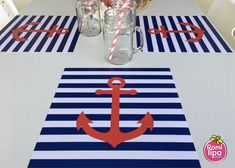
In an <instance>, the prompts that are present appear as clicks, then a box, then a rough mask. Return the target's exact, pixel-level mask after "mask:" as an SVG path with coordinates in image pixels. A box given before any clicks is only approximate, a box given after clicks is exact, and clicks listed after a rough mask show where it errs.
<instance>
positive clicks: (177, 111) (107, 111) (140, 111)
mask: <svg viewBox="0 0 235 168" xmlns="http://www.w3.org/2000/svg"><path fill="white" fill-rule="evenodd" d="M82 111H84V112H85V113H86V114H110V113H111V111H110V109H84V108H83V109H81V108H74V109H50V110H49V112H48V114H79V113H80V112H82ZM148 111H149V112H150V113H151V114H153V115H154V114H173V115H174V114H184V111H183V110H182V109H121V110H120V114H146V112H148Z"/></svg>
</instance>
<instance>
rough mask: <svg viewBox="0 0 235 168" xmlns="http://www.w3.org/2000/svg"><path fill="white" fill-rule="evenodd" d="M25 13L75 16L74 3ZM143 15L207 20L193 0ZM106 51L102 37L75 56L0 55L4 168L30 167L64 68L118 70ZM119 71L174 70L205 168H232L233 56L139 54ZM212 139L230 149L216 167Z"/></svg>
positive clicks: (43, 0)
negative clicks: (209, 152)
mask: <svg viewBox="0 0 235 168" xmlns="http://www.w3.org/2000/svg"><path fill="white" fill-rule="evenodd" d="M22 14H28V15H35V14H44V15H49V14H55V15H75V11H74V0H66V1H65V0H34V1H33V2H32V3H31V4H30V5H29V6H28V8H27V9H26V10H25V11H23V12H22ZM141 14H142V15H203V13H202V11H201V10H200V9H199V8H198V6H197V5H196V3H195V2H194V1H193V0H177V1H173V0H153V2H152V4H151V6H150V7H149V8H148V10H146V11H144V12H143V13H141ZM102 48H103V46H102V36H101V35H100V36H98V37H94V38H86V37H83V36H81V37H80V38H79V40H78V43H77V45H76V48H75V52H74V53H0V86H1V87H0V132H1V134H0V165H1V166H0V167H4V168H24V167H27V165H28V162H29V160H30V158H31V155H32V153H33V149H34V146H35V144H36V142H37V139H38V136H39V133H40V130H41V128H42V126H43V123H44V120H45V116H46V112H47V111H48V109H49V107H50V104H51V100H52V98H53V96H54V93H55V89H56V87H57V86H58V82H59V80H60V77H61V74H62V72H63V69H64V68H65V67H119V66H113V65H110V64H108V63H107V62H105V60H104V58H103V50H102ZM120 67H151V68H152V67H169V68H171V70H172V73H173V76H174V79H175V81H176V87H177V90H178V93H179V96H180V98H181V101H182V105H183V108H184V111H185V115H186V118H187V121H188V123H189V127H190V131H191V134H192V136H193V140H194V143H195V146H196V149H197V152H198V154H199V157H200V162H201V165H202V167H206V168H209V167H213V168H214V167H220V168H221V167H224V168H231V167H234V166H233V165H234V164H235V161H234V156H235V143H234V142H235V134H234V131H233V130H232V128H233V126H234V123H235V103H234V100H235V75H234V74H235V54H198V53H197V54H196V53H195V54H187V53H181V54H179V53H178V54H177V53H168V54H166V53H150V54H146V53H140V54H136V55H135V56H134V59H133V60H132V62H131V63H130V64H128V65H126V66H120ZM213 134H218V135H220V136H222V138H223V140H224V141H225V143H226V144H227V146H228V156H227V158H226V159H225V160H224V161H223V162H221V163H217V164H215V163H211V162H208V161H207V160H206V159H205V158H204V155H203V146H204V144H205V143H206V142H207V140H208V138H210V136H211V135H213Z"/></svg>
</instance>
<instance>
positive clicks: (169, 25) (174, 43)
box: [164, 16, 184, 52]
mask: <svg viewBox="0 0 235 168" xmlns="http://www.w3.org/2000/svg"><path fill="white" fill-rule="evenodd" d="M164 18H165V22H166V25H167V28H168V30H174V29H173V28H172V26H171V23H170V20H169V19H168V17H167V16H166V17H164ZM169 35H170V36H171V39H172V42H173V45H174V47H175V50H176V52H182V51H181V49H180V46H179V45H184V44H179V42H178V40H177V38H176V34H175V33H168V36H169Z"/></svg>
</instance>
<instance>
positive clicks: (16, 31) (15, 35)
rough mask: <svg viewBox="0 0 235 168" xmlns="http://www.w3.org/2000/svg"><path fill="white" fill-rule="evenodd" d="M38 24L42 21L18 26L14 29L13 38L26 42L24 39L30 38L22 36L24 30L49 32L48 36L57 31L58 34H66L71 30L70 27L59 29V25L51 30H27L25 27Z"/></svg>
mask: <svg viewBox="0 0 235 168" xmlns="http://www.w3.org/2000/svg"><path fill="white" fill-rule="evenodd" d="M38 24H40V22H30V23H28V24H25V25H22V26H20V27H18V28H17V29H14V30H12V33H13V38H14V39H15V40H16V41H21V42H24V41H27V40H28V39H26V38H24V37H20V33H22V32H31V33H33V32H47V33H48V35H47V37H48V38H50V37H53V36H54V34H55V33H56V34H65V33H68V32H69V29H66V28H62V29H58V27H59V26H58V25H55V26H54V27H53V28H52V29H50V30H26V29H24V28H26V27H28V26H34V25H38Z"/></svg>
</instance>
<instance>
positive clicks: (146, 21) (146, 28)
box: [143, 16, 153, 52]
mask: <svg viewBox="0 0 235 168" xmlns="http://www.w3.org/2000/svg"><path fill="white" fill-rule="evenodd" d="M143 18H144V26H145V30H144V31H145V34H146V41H145V42H146V43H147V47H148V51H149V52H153V43H152V39H151V35H150V34H149V33H148V30H149V23H148V17H147V16H143Z"/></svg>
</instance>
